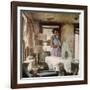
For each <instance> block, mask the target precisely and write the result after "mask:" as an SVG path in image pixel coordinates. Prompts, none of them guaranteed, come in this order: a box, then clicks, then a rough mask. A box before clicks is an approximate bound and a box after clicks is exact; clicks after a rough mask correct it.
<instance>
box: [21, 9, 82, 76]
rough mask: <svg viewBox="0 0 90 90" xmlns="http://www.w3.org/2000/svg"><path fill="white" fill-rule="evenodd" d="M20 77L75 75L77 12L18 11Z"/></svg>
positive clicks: (76, 64) (77, 39)
mask: <svg viewBox="0 0 90 90" xmlns="http://www.w3.org/2000/svg"><path fill="white" fill-rule="evenodd" d="M20 14H21V15H20V16H21V34H22V35H21V36H22V37H21V48H22V49H21V50H22V51H21V53H22V71H21V74H22V75H21V76H22V78H23V77H25V78H30V77H51V76H70V75H79V70H80V69H79V63H80V62H79V13H68V12H56V13H55V12H39V11H38V12H35V11H30V10H22V11H21V13H20Z"/></svg>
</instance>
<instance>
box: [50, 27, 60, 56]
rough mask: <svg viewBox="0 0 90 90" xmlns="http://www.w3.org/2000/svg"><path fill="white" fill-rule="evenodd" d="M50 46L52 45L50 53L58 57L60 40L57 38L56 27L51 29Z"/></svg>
mask: <svg viewBox="0 0 90 90" xmlns="http://www.w3.org/2000/svg"><path fill="white" fill-rule="evenodd" d="M51 47H52V51H51V55H52V56H58V57H60V48H61V42H60V39H59V32H58V29H54V30H53V36H52V38H51Z"/></svg>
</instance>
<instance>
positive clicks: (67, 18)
mask: <svg viewBox="0 0 90 90" xmlns="http://www.w3.org/2000/svg"><path fill="white" fill-rule="evenodd" d="M24 13H25V14H26V15H27V16H28V17H29V18H31V16H32V18H33V19H34V20H36V21H42V22H44V21H45V22H57V23H79V13H62V12H60V13H55V12H30V11H28V12H26V11H25V12H24Z"/></svg>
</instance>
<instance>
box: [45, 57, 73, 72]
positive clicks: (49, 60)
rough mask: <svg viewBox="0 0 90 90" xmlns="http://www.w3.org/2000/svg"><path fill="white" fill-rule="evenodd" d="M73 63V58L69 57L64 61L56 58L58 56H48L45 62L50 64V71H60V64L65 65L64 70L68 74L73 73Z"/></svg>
mask: <svg viewBox="0 0 90 90" xmlns="http://www.w3.org/2000/svg"><path fill="white" fill-rule="evenodd" d="M71 61H72V58H71V57H68V58H67V59H63V58H61V57H56V56H47V57H46V58H45V62H46V63H47V64H48V67H49V70H55V71H59V66H58V64H59V63H63V64H64V68H65V70H66V71H67V72H71Z"/></svg>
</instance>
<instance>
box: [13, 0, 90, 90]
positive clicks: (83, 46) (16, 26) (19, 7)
mask: <svg viewBox="0 0 90 90" xmlns="http://www.w3.org/2000/svg"><path fill="white" fill-rule="evenodd" d="M31 14H32V18H34V20H32V18H31V16H30V15H31ZM49 14H50V15H49ZM55 14H56V15H55ZM25 15H26V16H27V17H29V18H28V19H30V20H31V21H29V25H34V24H31V22H32V23H33V21H34V23H35V21H36V22H37V21H39V26H38V27H40V30H41V28H43V29H42V30H44V28H46V27H49V28H50V29H51V27H52V28H53V27H54V28H55V27H58V23H59V22H58V20H59V17H62V18H63V19H62V18H60V20H61V21H60V28H62V27H63V29H64V28H69V30H71V28H70V25H71V23H72V24H73V30H74V32H73V33H74V34H73V36H74V37H73V38H74V39H73V40H74V41H73V42H74V46H73V47H74V49H75V50H74V51H73V52H74V54H73V55H74V56H73V57H74V59H75V60H76V59H77V58H75V57H78V59H79V65H78V66H77V65H76V63H73V65H71V63H70V65H71V68H73V67H74V65H76V66H75V67H76V68H75V70H76V71H77V67H78V68H79V71H80V73H79V74H80V75H79V74H78V75H77V73H75V71H74V72H71V73H73V75H72V76H70V77H68V76H62V75H60V76H57V77H44V78H42V77H41V76H40V75H42V74H39V76H40V77H39V78H38V77H35V76H34V77H32V78H30V77H29V78H23V75H22V68H23V65H22V63H23V59H24V58H25V57H24V54H25V55H26V53H24V51H23V50H24V49H23V47H25V46H24V44H23V43H22V42H23V40H22V38H23V34H25V33H24V31H23V30H24V29H23V28H25V26H24V24H25V22H24V23H23V19H22V17H23V18H24V19H25ZM39 15H40V16H39ZM45 17H46V18H45ZM65 17H66V18H65ZM53 18H54V19H53ZM72 18H74V20H73V19H72ZM28 19H27V20H28ZM87 19H88V18H87V6H84V5H67V4H51V3H33V2H18V1H12V2H11V88H13V89H14V88H31V87H47V86H64V85H80V84H87V83H88V77H87V73H88V72H87V66H88V61H87V33H88V32H87V25H88V23H87ZM27 22H28V21H27ZM56 22H58V23H56ZM67 23H68V24H70V25H66V24H67ZM63 25H66V26H63ZM27 27H29V26H27ZM33 27H34V26H33ZM36 27H37V23H36ZM71 27H72V25H71ZM34 29H35V28H34ZM36 29H37V28H36ZM63 29H62V30H63ZM30 30H31V28H30ZM42 30H41V32H44V31H42ZM45 30H46V29H45ZM47 30H48V31H47V32H48V33H49V29H47ZM34 32H35V31H34ZM36 32H37V31H36ZM61 32H63V31H61ZM61 32H60V33H61ZM69 32H70V31H69ZM30 33H31V32H30ZM45 33H46V32H45ZM48 33H47V34H48ZM64 33H65V32H64ZM67 34H68V33H67V32H66V35H67ZM40 35H41V36H40V37H39V39H40V41H41V42H40V44H41V43H43V42H44V41H45V40H46V38H45V35H44V34H43V35H42V34H40ZM60 35H61V39H62V37H64V36H65V35H64V34H62V33H61V34H60ZM70 35H71V34H70ZM75 35H76V37H75ZM77 35H78V36H77ZM26 36H27V35H26ZM31 36H32V34H31ZM68 37H69V35H68ZM77 37H78V38H77ZM36 38H37V37H36ZM42 38H44V40H43V39H42ZM48 38H49V37H48ZM64 38H65V37H64ZM70 38H71V37H70ZM70 38H69V39H68V40H70ZM30 39H31V38H29V40H30ZM78 39H79V41H78V42H79V43H78V44H77V40H78ZM75 40H76V42H75ZM32 41H33V40H32ZM42 41H43V42H42ZM61 41H63V40H61ZM30 42H31V41H30ZM47 42H48V45H50V41H49V40H48V41H47ZM70 42H71V41H70ZM35 43H36V42H35ZM71 44H72V43H71ZM25 45H26V43H25ZM30 45H31V44H30ZM61 45H62V42H61ZM62 46H63V45H62ZM77 47H78V48H77ZM40 49H41V47H40ZM64 49H65V47H64ZM30 50H31V49H30ZM47 50H48V49H47ZM78 50H79V51H78ZM27 52H28V51H27ZM37 52H38V51H37V48H36V49H35V53H34V54H37ZM62 52H63V50H62ZM77 52H79V56H78V55H77ZM29 54H30V53H29ZM65 55H66V57H67V52H66V54H65ZM26 56H27V55H26ZM36 56H37V55H36ZM29 58H30V57H29ZM36 58H37V57H36ZM25 60H26V59H25ZM24 63H27V61H25V62H24ZM36 72H37V70H36ZM36 72H34V74H35V73H36ZM55 72H56V71H55ZM34 74H33V75H34Z"/></svg>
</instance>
